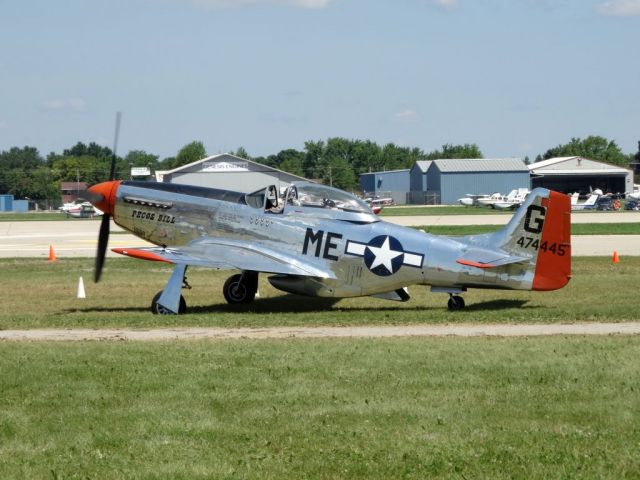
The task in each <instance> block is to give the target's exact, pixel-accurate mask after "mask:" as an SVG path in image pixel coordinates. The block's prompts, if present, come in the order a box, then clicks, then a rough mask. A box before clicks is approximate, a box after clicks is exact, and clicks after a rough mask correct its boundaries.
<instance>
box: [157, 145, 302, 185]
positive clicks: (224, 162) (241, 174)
mask: <svg viewBox="0 0 640 480" xmlns="http://www.w3.org/2000/svg"><path fill="white" fill-rule="evenodd" d="M156 180H157V181H158V182H166V183H179V184H184V185H196V186H200V187H209V188H221V189H224V190H233V191H236V192H245V193H249V192H254V191H256V190H259V189H260V188H265V187H267V186H268V185H275V186H276V187H277V188H278V189H279V190H283V189H284V188H286V187H287V186H288V185H289V184H290V183H291V182H299V181H307V179H306V178H303V177H299V176H297V175H293V174H291V173H287V172H283V171H282V170H278V169H277V168H272V167H268V166H266V165H262V164H260V163H256V162H253V161H251V160H247V159H245V158H240V157H236V156H235V155H231V154H228V153H222V154H219V155H212V156H210V157H207V158H203V159H202V160H198V161H196V162H193V163H189V164H187V165H182V166H181V167H178V168H174V169H173V170H164V171H156Z"/></svg>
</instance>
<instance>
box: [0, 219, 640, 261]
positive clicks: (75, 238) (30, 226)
mask: <svg viewBox="0 0 640 480" xmlns="http://www.w3.org/2000/svg"><path fill="white" fill-rule="evenodd" d="M510 218H511V216H510V215H504V214H503V215H430V216H422V217H415V216H409V217H384V220H386V221H388V222H391V223H395V224H398V225H406V226H414V225H427V226H428V225H501V224H505V223H506V222H508V221H509V219H510ZM571 220H572V223H632V222H640V212H610V213H609V212H598V213H577V214H574V215H572V218H571ZM99 229H100V222H99V221H96V220H77V221H60V222H56V221H35V222H0V257H2V258H8V257H44V258H46V257H47V256H48V255H49V246H50V245H52V246H53V247H54V250H55V253H56V256H58V257H61V258H62V257H65V256H66V257H93V256H94V255H95V251H96V246H97V239H98V230H99ZM571 244H572V247H573V255H576V256H582V255H611V254H612V253H613V251H614V250H615V251H617V252H618V254H619V255H634V256H640V235H575V236H573V237H572V238H571ZM150 245H151V244H149V243H147V242H145V241H144V240H140V239H139V238H137V237H135V236H134V235H131V234H129V233H125V231H124V230H122V229H121V228H120V227H118V226H117V225H115V224H114V223H113V222H112V223H111V236H110V237H109V248H115V247H141V246H150ZM108 255H109V256H118V255H116V254H114V253H112V252H110V251H109V252H108Z"/></svg>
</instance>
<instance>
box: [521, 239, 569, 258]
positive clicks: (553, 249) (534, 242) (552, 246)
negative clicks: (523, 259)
mask: <svg viewBox="0 0 640 480" xmlns="http://www.w3.org/2000/svg"><path fill="white" fill-rule="evenodd" d="M516 243H517V244H518V245H519V246H520V247H522V248H531V249H533V250H539V251H542V252H549V253H552V254H553V255H557V256H559V257H564V256H565V255H566V253H567V246H566V245H562V244H560V243H557V242H547V241H546V240H543V241H542V242H540V239H538V238H532V237H520V238H519V239H518V241H517V242H516Z"/></svg>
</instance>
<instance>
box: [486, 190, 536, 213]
mask: <svg viewBox="0 0 640 480" xmlns="http://www.w3.org/2000/svg"><path fill="white" fill-rule="evenodd" d="M527 195H529V189H528V188H514V189H513V190H511V191H510V192H509V193H508V194H507V195H501V194H499V193H494V194H493V195H491V196H489V197H486V198H479V199H478V204H480V205H482V206H485V207H491V208H497V209H499V210H515V209H516V208H518V207H519V206H520V205H522V203H523V202H524V200H525V198H527Z"/></svg>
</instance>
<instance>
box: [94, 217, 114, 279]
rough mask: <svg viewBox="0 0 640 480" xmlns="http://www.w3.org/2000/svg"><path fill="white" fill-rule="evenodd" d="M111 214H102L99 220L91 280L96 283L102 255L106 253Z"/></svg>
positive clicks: (100, 269) (100, 272)
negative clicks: (94, 265)
mask: <svg viewBox="0 0 640 480" xmlns="http://www.w3.org/2000/svg"><path fill="white" fill-rule="evenodd" d="M110 218H111V216H110V215H109V214H106V213H105V214H104V215H103V216H102V221H101V222H100V233H99V234H98V251H97V252H96V268H95V271H94V274H93V281H94V282H95V283H98V282H99V281H100V275H102V266H103V265H104V257H105V255H106V253H107V244H108V243H109V220H110Z"/></svg>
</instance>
